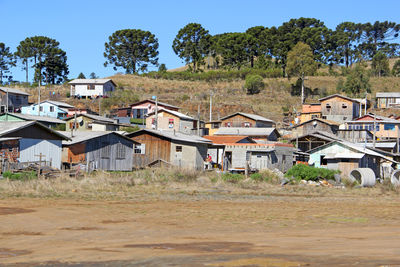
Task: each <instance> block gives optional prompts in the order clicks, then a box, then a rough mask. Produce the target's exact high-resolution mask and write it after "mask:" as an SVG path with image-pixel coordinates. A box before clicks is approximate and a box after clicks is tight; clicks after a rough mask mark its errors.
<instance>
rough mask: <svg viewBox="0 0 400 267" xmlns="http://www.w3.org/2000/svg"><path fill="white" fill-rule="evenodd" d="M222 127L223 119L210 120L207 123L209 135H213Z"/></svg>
mask: <svg viewBox="0 0 400 267" xmlns="http://www.w3.org/2000/svg"><path fill="white" fill-rule="evenodd" d="M220 127H221V121H209V122H206V123H205V128H207V129H208V135H209V136H213V135H214V133H215V132H216V131H218V129H219V128H220Z"/></svg>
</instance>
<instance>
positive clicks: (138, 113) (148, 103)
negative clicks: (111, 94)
mask: <svg viewBox="0 0 400 267" xmlns="http://www.w3.org/2000/svg"><path fill="white" fill-rule="evenodd" d="M155 108H156V102H155V101H154V100H150V99H147V100H143V101H140V102H137V103H134V104H132V105H130V106H129V107H124V108H118V109H116V110H114V114H115V115H116V116H117V117H130V118H135V119H144V117H145V115H146V114H149V113H151V112H153V111H155ZM158 108H159V109H168V110H172V111H179V107H177V106H173V105H170V104H167V103H163V102H158Z"/></svg>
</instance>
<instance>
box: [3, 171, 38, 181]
mask: <svg viewBox="0 0 400 267" xmlns="http://www.w3.org/2000/svg"><path fill="white" fill-rule="evenodd" d="M3 177H4V178H8V179H10V180H33V179H36V178H37V173H36V172H35V171H30V172H18V173H12V172H10V171H6V172H4V173H3Z"/></svg>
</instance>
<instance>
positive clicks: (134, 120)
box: [130, 118, 146, 124]
mask: <svg viewBox="0 0 400 267" xmlns="http://www.w3.org/2000/svg"><path fill="white" fill-rule="evenodd" d="M130 122H131V123H132V124H146V120H145V119H136V118H131V119H130Z"/></svg>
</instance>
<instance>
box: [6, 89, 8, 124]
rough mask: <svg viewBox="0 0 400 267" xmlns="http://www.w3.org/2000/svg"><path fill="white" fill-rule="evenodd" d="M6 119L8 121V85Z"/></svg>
mask: <svg viewBox="0 0 400 267" xmlns="http://www.w3.org/2000/svg"><path fill="white" fill-rule="evenodd" d="M6 98H7V99H6V101H7V102H6V121H8V87H7V91H6Z"/></svg>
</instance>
